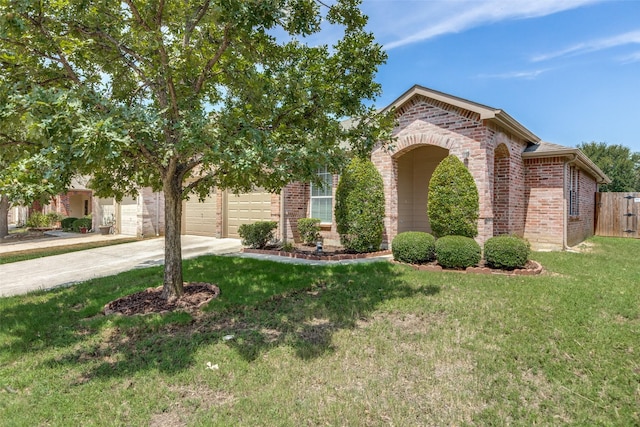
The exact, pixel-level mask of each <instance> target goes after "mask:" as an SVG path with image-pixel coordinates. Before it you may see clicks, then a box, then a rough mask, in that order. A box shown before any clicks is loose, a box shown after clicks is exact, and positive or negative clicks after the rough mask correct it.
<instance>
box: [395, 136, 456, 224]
mask: <svg viewBox="0 0 640 427" xmlns="http://www.w3.org/2000/svg"><path fill="white" fill-rule="evenodd" d="M448 155H449V150H447V149H445V148H441V147H437V146H435V145H423V146H418V147H416V148H414V149H412V150H408V151H406V152H404V153H403V154H402V155H401V156H400V157H398V158H397V160H396V161H397V173H398V175H397V176H398V190H397V194H398V200H397V202H398V205H397V206H398V233H402V232H404V231H425V232H429V233H430V232H431V226H430V225H429V217H428V216H427V200H428V191H429V181H430V180H431V175H432V174H433V171H434V170H435V168H436V166H438V164H439V163H440V162H441V161H442V160H443V159H444V158H445V157H447V156H448Z"/></svg>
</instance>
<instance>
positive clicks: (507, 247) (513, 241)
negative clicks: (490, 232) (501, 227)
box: [484, 235, 529, 270]
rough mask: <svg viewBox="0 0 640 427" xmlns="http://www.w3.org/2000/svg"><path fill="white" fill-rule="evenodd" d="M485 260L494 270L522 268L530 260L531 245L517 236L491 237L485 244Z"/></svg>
mask: <svg viewBox="0 0 640 427" xmlns="http://www.w3.org/2000/svg"><path fill="white" fill-rule="evenodd" d="M484 259H485V261H486V262H487V265H488V266H489V267H492V268H501V269H504V270H513V269H514V268H522V267H524V265H525V264H526V263H527V260H528V259H529V244H528V242H527V241H526V240H524V239H521V238H519V237H516V236H507V235H503V236H495V237H491V238H490V239H489V240H487V241H486V242H485V244H484Z"/></svg>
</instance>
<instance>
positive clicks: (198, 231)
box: [184, 194, 216, 237]
mask: <svg viewBox="0 0 640 427" xmlns="http://www.w3.org/2000/svg"><path fill="white" fill-rule="evenodd" d="M184 218H185V234H193V235H196V236H210V237H216V196H215V194H213V195H210V196H209V197H207V198H206V199H204V201H203V202H200V201H199V200H198V197H197V196H193V197H192V198H191V199H189V200H187V202H186V203H185V211H184Z"/></svg>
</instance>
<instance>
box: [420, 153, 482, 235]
mask: <svg viewBox="0 0 640 427" xmlns="http://www.w3.org/2000/svg"><path fill="white" fill-rule="evenodd" d="M479 212H480V207H479V201H478V187H477V186H476V183H475V181H474V180H473V176H471V173H470V172H469V171H468V170H467V168H466V167H465V166H464V164H463V163H462V162H461V161H460V159H458V158H457V157H456V156H454V155H449V156H447V157H446V158H445V159H444V160H443V161H442V162H440V164H439V165H438V167H436V169H435V171H433V175H432V176H431V181H430V182H429V201H428V205H427V213H428V215H429V223H430V224H431V231H433V234H435V235H436V237H443V236H451V235H456V236H466V237H475V236H477V235H478V216H479Z"/></svg>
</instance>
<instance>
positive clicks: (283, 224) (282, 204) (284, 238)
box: [280, 187, 287, 243]
mask: <svg viewBox="0 0 640 427" xmlns="http://www.w3.org/2000/svg"><path fill="white" fill-rule="evenodd" d="M285 191H286V190H285V188H284V187H283V188H282V191H281V192H280V230H282V243H287V218H285V214H286V213H287V210H286V207H285V200H286V197H285V195H284V192H285Z"/></svg>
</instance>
